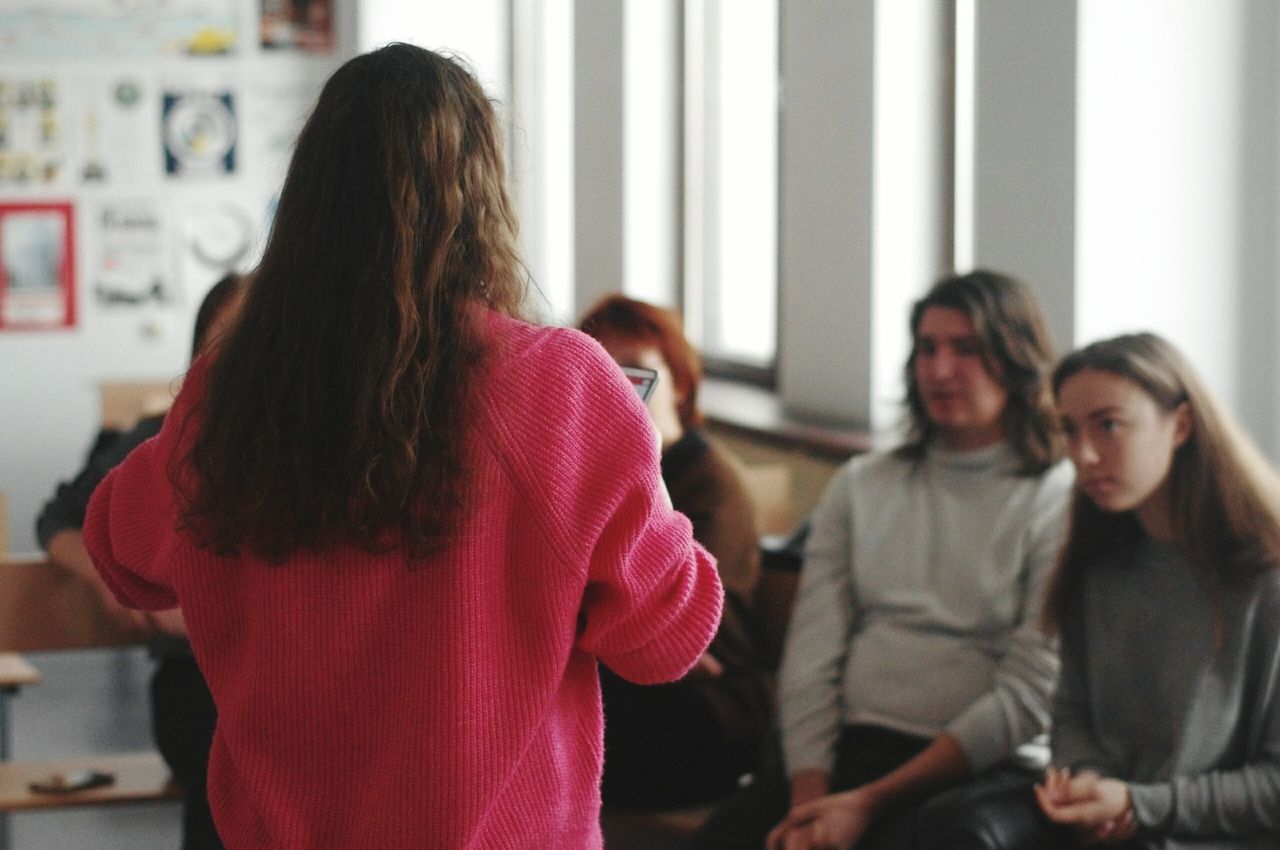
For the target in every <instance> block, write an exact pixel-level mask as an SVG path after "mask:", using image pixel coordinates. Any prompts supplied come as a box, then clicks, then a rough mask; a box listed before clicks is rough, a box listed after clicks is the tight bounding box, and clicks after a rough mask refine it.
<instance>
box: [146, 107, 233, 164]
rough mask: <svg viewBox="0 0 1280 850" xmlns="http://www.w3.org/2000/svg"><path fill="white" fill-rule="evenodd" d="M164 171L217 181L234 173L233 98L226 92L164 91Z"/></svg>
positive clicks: (162, 112)
mask: <svg viewBox="0 0 1280 850" xmlns="http://www.w3.org/2000/svg"><path fill="white" fill-rule="evenodd" d="M161 114H162V116H163V118H162V121H161V135H162V136H163V139H164V170H165V174H168V175H169V176H170V177H183V178H187V177H218V176H225V175H228V174H233V173H234V172H235V170H236V111H235V97H234V96H233V95H232V94H231V92H229V91H166V92H165V93H164V97H163V102H162V105H161Z"/></svg>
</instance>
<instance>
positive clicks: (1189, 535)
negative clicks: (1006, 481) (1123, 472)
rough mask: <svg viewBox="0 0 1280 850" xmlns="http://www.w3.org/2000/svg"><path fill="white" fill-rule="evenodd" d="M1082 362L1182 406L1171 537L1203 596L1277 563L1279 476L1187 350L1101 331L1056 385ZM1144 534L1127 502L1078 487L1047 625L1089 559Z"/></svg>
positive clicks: (1061, 618) (1053, 627)
mask: <svg viewBox="0 0 1280 850" xmlns="http://www.w3.org/2000/svg"><path fill="white" fill-rule="evenodd" d="M1086 370H1090V371H1096V372H1105V373H1107V374H1110V375H1116V376H1119V377H1121V378H1124V379H1126V380H1129V381H1132V382H1133V383H1134V384H1136V385H1137V386H1138V387H1139V388H1140V389H1141V390H1142V391H1143V392H1145V393H1146V394H1147V395H1148V396H1150V398H1151V400H1152V401H1154V402H1155V403H1156V406H1157V407H1159V408H1160V409H1161V410H1163V411H1165V412H1167V413H1170V414H1172V413H1173V412H1174V411H1176V410H1177V409H1178V408H1179V407H1180V406H1182V405H1186V406H1187V409H1188V414H1189V415H1190V421H1191V432H1190V435H1189V436H1188V437H1187V439H1186V440H1185V441H1184V442H1183V443H1182V445H1180V446H1178V447H1177V448H1176V449H1175V450H1174V455H1173V463H1172V465H1171V467H1170V471H1169V497H1170V503H1171V506H1172V517H1171V518H1172V520H1173V523H1172V525H1173V529H1174V535H1175V540H1174V542H1175V543H1176V544H1177V545H1178V546H1179V547H1180V548H1181V549H1183V551H1185V552H1187V553H1188V554H1189V556H1190V560H1191V563H1192V566H1193V567H1194V568H1195V569H1196V570H1197V571H1198V572H1199V573H1200V574H1201V576H1202V577H1203V579H1204V584H1205V586H1206V588H1207V589H1208V592H1209V593H1210V594H1211V596H1213V597H1215V599H1216V594H1217V592H1218V591H1219V590H1220V589H1221V587H1222V586H1223V585H1224V584H1225V583H1230V582H1233V581H1239V580H1243V579H1247V578H1249V577H1252V576H1256V575H1257V574H1258V573H1260V572H1262V571H1264V570H1267V569H1275V568H1276V566H1277V556H1280V481H1278V480H1277V478H1276V474H1275V472H1274V470H1273V469H1272V467H1271V465H1270V464H1269V463H1268V462H1267V461H1266V460H1265V459H1264V458H1263V456H1262V453H1261V452H1260V451H1259V450H1258V449H1257V447H1256V446H1255V445H1254V443H1253V441H1252V440H1250V439H1249V437H1248V436H1246V435H1245V433H1244V432H1243V431H1242V430H1240V428H1239V427H1238V426H1237V425H1236V424H1235V422H1233V421H1232V419H1231V417H1229V416H1228V415H1227V414H1226V412H1225V411H1223V410H1222V408H1221V407H1220V406H1219V405H1218V403H1217V402H1216V401H1215V400H1214V398H1213V396H1212V395H1211V394H1210V393H1209V391H1208V390H1207V389H1206V388H1205V386H1204V384H1203V383H1202V382H1201V381H1200V378H1199V377H1198V376H1197V375H1196V373H1195V370H1194V369H1192V368H1191V364H1190V363H1188V362H1187V360H1186V358H1184V357H1183V356H1182V354H1181V353H1180V352H1179V351H1178V350H1177V349H1176V348H1174V347H1173V346H1172V345H1171V344H1169V343H1168V342H1166V341H1165V340H1164V339H1162V338H1161V337H1159V336H1156V335H1155V334H1151V333H1140V334H1129V335H1126V336H1118V337H1115V338H1113V339H1107V340H1102V341H1100V342H1095V343H1093V344H1092V345H1088V346H1085V347H1084V348H1081V349H1079V350H1078V351H1075V352H1073V353H1071V354H1069V355H1068V356H1067V357H1065V358H1064V359H1063V360H1062V362H1061V363H1060V364H1058V368H1057V369H1056V370H1055V371H1054V373H1053V389H1054V394H1055V395H1057V394H1059V393H1060V392H1061V390H1062V386H1063V384H1065V383H1066V382H1067V381H1068V380H1069V379H1070V378H1072V377H1073V376H1075V375H1077V374H1079V373H1080V372H1083V371H1086ZM1142 536H1143V532H1142V527H1141V525H1140V524H1139V522H1138V520H1137V517H1136V516H1134V514H1133V512H1132V511H1125V512H1122V513H1109V512H1107V511H1104V510H1102V509H1101V508H1099V507H1098V506H1097V505H1096V504H1094V502H1093V500H1092V499H1090V498H1089V497H1088V496H1086V495H1085V494H1084V493H1082V492H1078V491H1077V493H1076V494H1075V497H1074V499H1073V501H1072V505H1071V520H1070V529H1069V531H1068V534H1067V540H1066V543H1065V544H1064V545H1063V548H1062V552H1061V555H1060V556H1059V559H1058V565H1057V568H1056V570H1055V572H1054V574H1053V576H1052V577H1051V579H1050V581H1049V588H1048V591H1047V597H1046V601H1045V608H1044V627H1045V630H1046V631H1048V632H1050V633H1056V632H1058V631H1060V630H1061V628H1062V625H1063V623H1064V622H1065V621H1066V619H1067V616H1068V614H1069V611H1070V609H1071V606H1072V605H1073V604H1074V600H1076V599H1077V598H1078V593H1079V588H1080V585H1081V582H1082V581H1083V579H1084V575H1085V573H1086V571H1087V570H1088V569H1089V567H1090V565H1092V564H1095V563H1097V562H1098V561H1099V560H1101V559H1105V558H1108V557H1110V556H1112V555H1115V554H1121V553H1123V552H1124V551H1125V550H1126V549H1129V548H1131V547H1133V546H1135V545H1137V544H1138V542H1139V541H1140V540H1141V539H1142ZM1215 610H1216V604H1215Z"/></svg>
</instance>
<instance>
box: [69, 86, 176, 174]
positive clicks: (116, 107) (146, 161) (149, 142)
mask: <svg viewBox="0 0 1280 850" xmlns="http://www.w3.org/2000/svg"><path fill="white" fill-rule="evenodd" d="M154 90H155V86H154V85H153V84H149V83H148V81H145V80H144V79H143V78H141V77H139V76H137V75H134V74H125V75H120V76H117V77H112V78H108V79H102V78H97V79H93V78H86V77H82V78H80V79H78V80H77V81H76V84H75V91H76V93H77V95H78V103H77V113H76V114H77V115H78V120H79V124H78V127H77V129H78V130H79V146H78V147H79V156H78V158H77V160H76V164H75V170H76V172H77V175H78V177H79V179H80V181H81V182H82V183H83V184H85V185H94V184H101V185H112V184H117V185H128V186H137V185H142V184H145V183H151V182H153V181H154V180H155V179H156V178H157V177H158V175H159V173H160V168H159V166H158V165H157V164H156V157H157V156H158V154H156V153H155V147H156V141H155V137H156V130H155V126H156V118H155V113H154V111H153V110H151V109H148V108H146V106H145V103H147V102H149V101H147V98H148V97H149V96H150V97H154Z"/></svg>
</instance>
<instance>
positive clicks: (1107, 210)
mask: <svg viewBox="0 0 1280 850" xmlns="http://www.w3.org/2000/svg"><path fill="white" fill-rule="evenodd" d="M1159 6H1160V14H1152V7H1153V3H1152V2H1149V0H1148V2H1136V0H1121V2H1095V3H1084V4H1082V8H1081V15H1080V87H1079V88H1080V95H1079V101H1080V128H1079V164H1080V165H1079V190H1078V191H1079V215H1078V228H1079V234H1080V238H1079V244H1078V247H1077V257H1078V263H1079V272H1080V274H1079V282H1078V285H1077V301H1078V305H1079V325H1078V333H1077V337H1078V339H1079V340H1080V341H1087V340H1091V339H1095V338H1098V337H1102V336H1110V335H1113V334H1116V333H1120V332H1123V331H1130V330H1135V329H1149V330H1154V331H1157V332H1159V333H1162V334H1164V335H1165V336H1167V337H1169V339H1170V340H1171V341H1173V342H1174V343H1175V344H1176V345H1178V346H1179V347H1180V348H1182V349H1183V351H1184V352H1185V353H1186V354H1187V355H1188V356H1189V357H1190V358H1191V360H1192V361H1193V362H1194V363H1195V364H1196V365H1197V366H1198V367H1199V369H1200V370H1201V371H1202V372H1203V374H1204V375H1205V377H1206V379H1207V380H1208V381H1209V383H1210V384H1211V386H1212V387H1213V389H1215V390H1216V391H1217V392H1218V393H1220V394H1221V395H1222V397H1223V399H1224V400H1225V401H1226V402H1227V403H1228V404H1229V405H1234V403H1235V401H1236V387H1235V381H1234V377H1233V374H1234V370H1235V367H1236V365H1237V357H1236V352H1235V350H1234V340H1233V338H1232V337H1233V333H1232V332H1231V329H1232V328H1233V327H1234V326H1235V324H1236V315H1237V298H1238V293H1239V284H1240V272H1239V267H1240V251H1241V247H1242V246H1241V245H1240V244H1239V242H1238V239H1237V233H1238V232H1239V228H1240V224H1241V207H1240V200H1241V186H1240V181H1239V179H1238V176H1237V167H1238V161H1239V158H1238V155H1239V151H1240V147H1241V130H1242V118H1243V106H1244V103H1243V92H1242V89H1241V78H1242V73H1243V61H1242V53H1241V50H1240V47H1241V39H1242V35H1243V34H1242V30H1241V23H1242V14H1241V13H1242V7H1241V5H1240V4H1239V3H1230V2H1223V0H1177V1H1176V2H1161V3H1160V4H1159Z"/></svg>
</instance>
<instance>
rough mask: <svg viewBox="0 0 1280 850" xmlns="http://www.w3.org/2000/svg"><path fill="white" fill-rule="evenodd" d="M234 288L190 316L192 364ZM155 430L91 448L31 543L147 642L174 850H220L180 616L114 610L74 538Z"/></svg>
mask: <svg viewBox="0 0 1280 850" xmlns="http://www.w3.org/2000/svg"><path fill="white" fill-rule="evenodd" d="M241 288H242V279H241V277H240V276H239V275H234V274H229V275H227V276H225V277H223V278H222V279H221V280H220V281H218V282H217V283H216V284H214V286H213V288H212V289H210V290H209V293H208V294H207V295H206V296H205V298H204V301H203V302H201V304H200V309H199V311H198V312H197V313H196V324H195V333H194V340H193V343H192V350H191V356H192V359H194V358H195V355H196V354H198V353H199V352H200V351H201V350H203V348H204V346H205V345H208V344H210V343H211V342H212V341H213V340H215V339H216V338H217V336H218V335H219V334H220V333H221V332H222V331H223V329H224V328H225V327H226V325H227V324H228V323H229V322H230V321H231V319H232V318H233V317H234V315H235V311H236V307H237V306H238V304H239V300H240V295H241ZM163 422H164V415H163V414H161V415H159V416H151V417H147V418H146V419H143V420H142V421H140V422H138V423H137V424H136V425H135V426H134V427H133V428H132V429H130V430H128V431H126V432H125V433H123V434H120V435H118V436H115V437H114V439H111V440H107V441H102V440H100V441H98V442H96V443H95V445H94V447H93V450H92V451H91V452H90V455H89V458H88V461H87V462H86V464H85V467H84V469H82V470H80V472H79V473H77V474H76V476H75V478H73V479H72V480H71V481H70V482H65V483H62V484H60V485H58V488H57V491H56V493H55V494H54V497H53V499H52V500H50V501H49V502H48V503H47V504H45V506H44V509H43V510H41V512H40V515H39V516H38V517H37V518H36V536H37V538H38V539H39V541H40V546H41V547H42V548H43V549H44V550H45V552H46V553H47V554H48V556H49V560H50V561H52V562H53V563H55V564H57V565H58V566H61V567H63V568H64V569H67V570H69V571H70V572H72V573H74V574H76V575H77V576H79V577H80V578H82V579H83V580H85V581H87V582H88V583H89V584H90V585H92V586H93V588H94V589H95V590H96V591H97V595H98V598H99V599H100V600H101V602H102V605H103V607H104V609H105V610H106V611H107V613H108V615H109V616H112V617H115V618H116V619H117V620H119V621H120V622H121V623H122V625H124V626H125V627H126V628H130V629H138V630H140V631H143V632H145V633H149V634H151V635H152V639H151V653H152V656H153V657H154V658H156V659H157V661H158V662H159V663H158V665H157V667H156V671H155V674H154V675H153V676H152V678H151V724H152V731H153V733H154V735H155V739H156V746H157V747H158V748H159V750H160V754H161V755H162V756H163V757H164V759H165V762H166V763H167V764H168V765H169V769H170V770H172V771H173V775H174V777H175V778H176V779H177V780H178V782H179V784H181V785H182V787H183V789H184V791H185V804H184V809H183V818H182V820H183V827H182V835H183V842H182V847H183V848H184V850H204V848H220V847H222V843H221V842H220V841H219V840H218V834H217V832H216V830H215V829H214V826H213V819H212V817H211V816H210V814H209V804H208V801H207V799H206V797H205V793H204V788H205V768H206V766H207V763H208V759H209V745H210V742H211V741H212V739H213V727H214V722H215V717H216V715H215V711H214V706H213V698H212V697H211V696H210V695H209V689H208V687H207V686H206V685H205V682H204V677H203V676H202V675H201V674H200V668H199V667H197V666H196V662H195V658H194V657H193V656H192V654H191V647H190V645H189V644H188V643H187V641H186V639H185V638H184V637H183V635H184V634H185V632H184V627H183V623H182V615H181V612H180V611H178V610H177V609H175V610H173V611H165V612H160V613H158V614H146V613H144V612H141V611H133V610H130V609H128V608H125V607H124V606H122V605H121V604H120V603H119V602H117V601H116V598H115V596H114V594H112V593H111V591H110V590H108V589H107V586H106V584H105V582H103V580H102V577H101V576H100V575H99V573H98V571H97V570H96V569H94V567H93V563H92V561H90V559H89V553H88V552H86V551H85V547H84V539H83V537H82V536H81V532H80V529H81V527H82V526H83V525H84V517H85V511H86V509H87V508H88V506H89V497H90V496H91V495H92V494H93V490H94V488H95V487H97V486H98V483H99V482H100V481H101V480H102V479H103V478H105V477H106V475H107V473H108V472H110V471H111V469H112V468H113V467H114V466H116V465H117V464H119V463H120V461H122V460H124V459H125V457H126V456H128V454H129V452H131V451H133V449H134V448H135V447H137V446H138V445H139V444H141V443H142V442H144V441H145V440H147V439H149V438H151V437H154V436H155V435H156V434H157V433H159V431H160V426H161V424H162V423H163Z"/></svg>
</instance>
